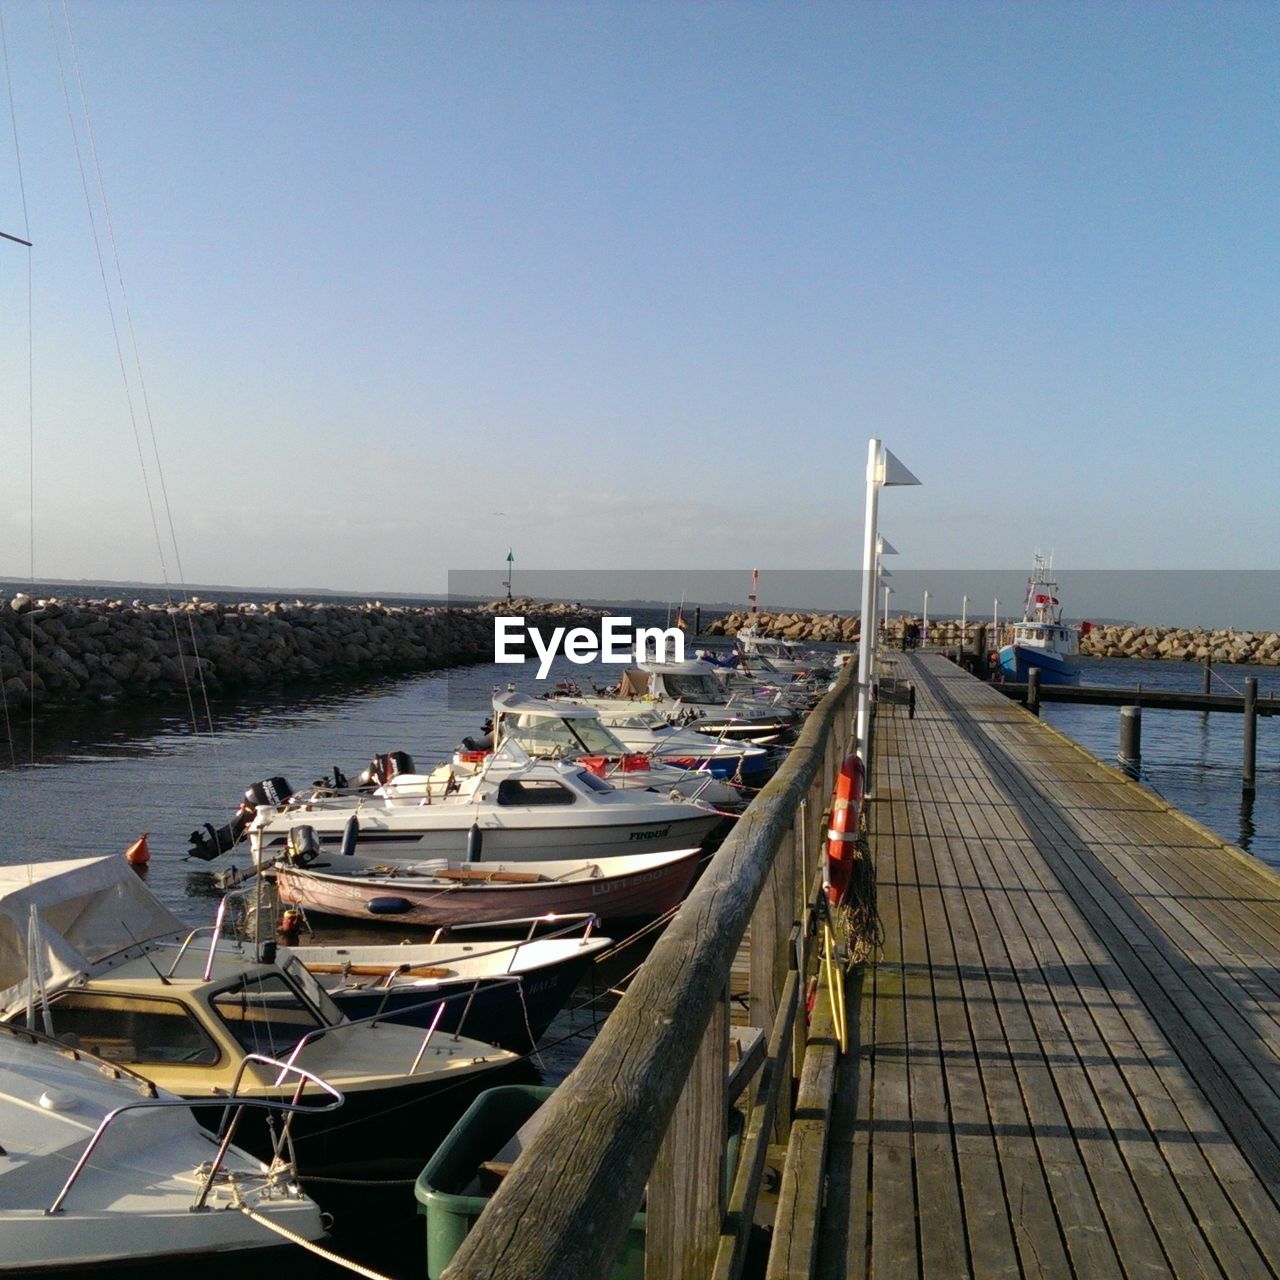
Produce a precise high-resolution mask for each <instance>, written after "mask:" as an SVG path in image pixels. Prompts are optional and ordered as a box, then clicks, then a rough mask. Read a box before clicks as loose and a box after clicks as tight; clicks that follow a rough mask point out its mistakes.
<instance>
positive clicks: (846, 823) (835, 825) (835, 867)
mask: <svg viewBox="0 0 1280 1280" xmlns="http://www.w3.org/2000/svg"><path fill="white" fill-rule="evenodd" d="M866 779H867V774H866V769H865V768H864V767H863V764H862V761H861V760H860V759H859V758H858V755H857V753H856V752H854V751H851V752H849V754H848V755H847V756H845V758H844V759H843V760H842V761H841V762H840V772H839V774H838V775H837V776H836V792H835V795H834V796H833V797H832V800H831V825H830V827H829V828H828V830H827V899H828V901H829V902H830V903H831V905H832V906H833V907H838V906H840V904H841V903H842V902H843V901H844V899H845V895H846V894H847V893H848V892H849V886H850V884H851V883H852V882H853V867H854V863H855V862H857V860H858V857H859V853H858V832H859V829H860V827H861V825H862V801H863V798H864V796H865V795H866Z"/></svg>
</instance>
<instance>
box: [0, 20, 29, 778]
mask: <svg viewBox="0 0 1280 1280" xmlns="http://www.w3.org/2000/svg"><path fill="white" fill-rule="evenodd" d="M0 52H2V53H3V57H4V82H5V88H6V90H7V94H8V98H9V123H10V126H11V127H12V130H13V155H14V160H15V163H16V167H17V173H18V192H19V196H20V198H21V201H22V234H23V236H24V237H25V239H19V238H18V237H17V236H11V235H8V234H4V233H0V234H4V238H5V239H6V240H12V241H14V242H15V243H17V244H21V245H25V246H26V248H27V504H28V509H27V520H28V525H27V527H28V546H29V563H28V569H29V572H30V576H31V588H32V592H33V594H34V591H35V580H36V499H35V493H36V431H35V337H34V333H35V324H34V311H33V303H32V298H33V292H34V291H33V289H32V272H33V263H34V255H33V254H32V253H31V216H30V213H29V212H28V208H27V184H26V179H25V177H24V175H23V171H22V146H21V143H20V141H19V137H18V112H17V108H16V106H15V105H14V98H13V74H12V72H11V71H10V68H9V40H8V36H7V35H6V32H5V26H4V7H3V5H0ZM27 612H28V614H29V615H33V614H34V610H31V609H29V610H28V611H27ZM27 627H28V636H27V639H28V643H29V645H30V647H31V666H30V685H29V687H28V694H29V697H28V703H29V705H30V719H29V725H28V727H29V733H30V750H31V762H32V764H34V763H35V758H36V697H35V685H36V646H35V627H36V623H35V617H34V616H31V617H30V618H29V621H28V623H27ZM4 684H5V681H4V674H3V672H0V704H2V705H3V708H4V727H5V735H6V737H7V738H8V741H9V757H10V762H11V763H12V764H13V765H14V766H15V767H16V765H17V763H18V749H17V742H16V739H15V737H14V732H13V725H12V722H11V720H10V716H9V695H8V692H7V690H6V689H5V687H4Z"/></svg>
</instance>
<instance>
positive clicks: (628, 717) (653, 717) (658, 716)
mask: <svg viewBox="0 0 1280 1280" xmlns="http://www.w3.org/2000/svg"><path fill="white" fill-rule="evenodd" d="M601 714H602V715H603V716H606V717H608V720H609V723H610V724H613V725H619V726H621V727H624V728H632V729H654V730H657V731H662V730H666V729H670V728H671V724H670V722H669V721H668V720H667V717H666V716H664V715H663V714H662V712H661V711H653V710H649V711H632V712H627V713H626V714H620V713H618V712H616V711H615V712H611V711H609V710H608V709H606V710H604V711H603V712H601Z"/></svg>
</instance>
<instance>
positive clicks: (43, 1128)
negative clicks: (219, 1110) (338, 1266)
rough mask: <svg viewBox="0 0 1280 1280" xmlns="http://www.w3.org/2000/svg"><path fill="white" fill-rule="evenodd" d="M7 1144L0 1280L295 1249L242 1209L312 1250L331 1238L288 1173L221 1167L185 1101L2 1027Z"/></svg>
mask: <svg viewBox="0 0 1280 1280" xmlns="http://www.w3.org/2000/svg"><path fill="white" fill-rule="evenodd" d="M0 1133H3V1135H4V1146H3V1150H2V1151H0V1238H2V1239H3V1241H4V1248H3V1249H2V1250H0V1275H9V1274H18V1275H23V1276H31V1275H54V1274H61V1275H83V1274H85V1273H86V1272H87V1271H90V1270H92V1271H94V1272H97V1271H98V1270H101V1269H105V1268H108V1267H117V1268H127V1269H128V1271H129V1272H130V1274H139V1273H143V1272H146V1273H152V1272H154V1273H157V1274H158V1273H159V1272H161V1271H165V1270H171V1269H172V1268H173V1267H174V1266H182V1265H189V1264H190V1263H191V1262H192V1261H193V1260H197V1259H200V1258H204V1257H209V1256H214V1257H219V1258H225V1259H226V1261H227V1262H228V1263H230V1262H232V1261H233V1259H234V1260H235V1261H236V1262H240V1261H242V1260H243V1259H244V1257H245V1256H246V1255H247V1254H249V1253H256V1252H258V1251H264V1250H271V1251H272V1252H273V1253H275V1252H277V1251H279V1250H280V1249H281V1247H284V1248H292V1246H289V1245H286V1244H285V1243H284V1241H283V1240H282V1239H281V1237H280V1236H278V1235H275V1234H273V1232H272V1230H271V1228H270V1227H269V1226H264V1225H263V1224H262V1222H255V1221H253V1220H252V1219H251V1218H250V1217H249V1216H248V1215H247V1214H245V1213H243V1212H241V1211H240V1209H239V1206H240V1205H244V1206H245V1207H246V1208H248V1209H250V1210H252V1212H253V1213H255V1214H256V1215H258V1216H259V1218H261V1219H264V1220H265V1221H266V1222H268V1223H271V1224H274V1225H275V1226H276V1227H280V1228H283V1229H285V1230H287V1231H290V1232H292V1233H293V1234H294V1235H296V1236H299V1237H301V1238H302V1239H304V1240H317V1239H319V1238H320V1237H322V1236H323V1235H324V1228H323V1226H322V1223H321V1219H320V1211H319V1209H318V1208H317V1207H316V1205H315V1203H314V1202H313V1201H312V1200H310V1199H309V1198H308V1197H307V1196H306V1195H304V1194H303V1193H302V1192H301V1191H300V1190H299V1188H298V1185H297V1182H296V1179H295V1175H294V1172H293V1170H292V1169H291V1168H290V1167H289V1166H288V1165H286V1164H284V1163H278V1164H273V1165H271V1166H268V1165H266V1164H264V1163H262V1162H261V1161H259V1160H256V1159H254V1158H252V1157H250V1156H248V1155H246V1154H244V1153H243V1152H241V1151H240V1150H238V1149H237V1148H236V1147H234V1146H232V1147H231V1148H230V1149H229V1150H228V1151H227V1152H226V1153H225V1154H224V1155H223V1156H222V1158H221V1159H219V1158H218V1148H217V1145H216V1143H215V1142H214V1140H213V1138H212V1135H210V1134H209V1133H208V1131H207V1130H205V1129H203V1128H201V1127H200V1126H199V1125H198V1124H197V1123H196V1120H195V1117H194V1116H193V1115H192V1114H191V1109H190V1107H188V1106H186V1105H184V1103H183V1100H182V1099H180V1098H177V1097H176V1096H174V1095H173V1094H166V1093H163V1092H161V1091H159V1090H157V1089H155V1088H154V1087H153V1086H151V1085H150V1084H148V1083H147V1082H146V1081H144V1080H143V1079H141V1078H140V1077H139V1076H137V1075H134V1074H133V1073H132V1072H130V1071H128V1070H125V1069H123V1068H121V1067H120V1065H119V1064H117V1063H112V1062H109V1061H106V1060H105V1059H102V1058H98V1057H95V1056H93V1055H92V1054H89V1053H86V1052H85V1051H84V1050H77V1049H72V1048H70V1047H69V1046H68V1045H66V1044H63V1043H60V1042H58V1041H55V1040H51V1039H48V1038H47V1037H44V1036H42V1035H39V1034H36V1033H33V1032H28V1031H24V1030H19V1029H17V1028H14V1027H7V1026H3V1025H0ZM81 1162H82V1163H81ZM201 1206H203V1209H204V1211H203V1212H193V1210H195V1209H197V1208H200V1207H201Z"/></svg>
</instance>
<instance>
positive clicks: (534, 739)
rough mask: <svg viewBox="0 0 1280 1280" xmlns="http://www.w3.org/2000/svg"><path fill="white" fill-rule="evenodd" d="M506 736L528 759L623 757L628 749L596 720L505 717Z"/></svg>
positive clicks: (552, 717) (522, 716) (529, 716)
mask: <svg viewBox="0 0 1280 1280" xmlns="http://www.w3.org/2000/svg"><path fill="white" fill-rule="evenodd" d="M503 723H504V725H505V726H506V730H507V732H508V733H509V734H510V735H511V736H512V737H513V738H515V740H516V741H517V742H518V743H519V744H520V745H521V746H522V747H523V748H524V749H525V750H526V751H527V752H528V753H529V754H530V755H531V756H582V755H587V756H623V755H626V754H627V749H626V747H625V746H623V744H622V743H621V742H620V741H619V740H618V739H617V737H615V736H614V734H613V733H612V732H611V731H610V730H609V729H607V728H605V726H604V725H603V724H601V723H600V721H599V720H591V719H586V718H583V719H581V720H579V719H568V718H562V717H560V716H531V715H516V716H505V717H504V718H503Z"/></svg>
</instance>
